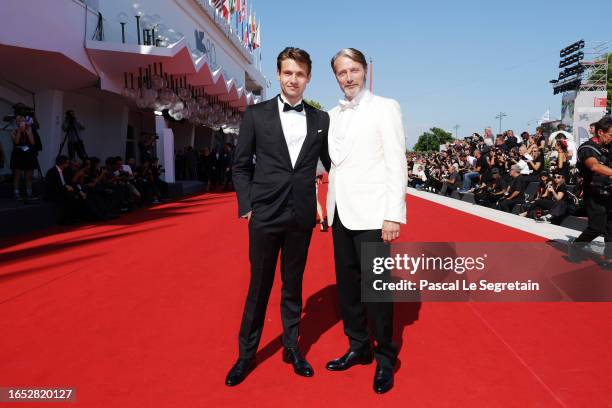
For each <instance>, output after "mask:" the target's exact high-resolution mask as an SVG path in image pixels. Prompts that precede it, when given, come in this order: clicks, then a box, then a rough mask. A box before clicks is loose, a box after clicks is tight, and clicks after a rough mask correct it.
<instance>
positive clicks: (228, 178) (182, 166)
mask: <svg viewBox="0 0 612 408" xmlns="http://www.w3.org/2000/svg"><path fill="white" fill-rule="evenodd" d="M234 148H235V146H234V145H233V144H232V143H225V144H224V145H223V148H222V149H215V150H214V151H211V150H210V149H209V148H208V147H205V148H203V149H202V150H200V151H197V150H196V149H194V148H193V147H192V146H188V147H186V148H184V149H178V150H177V152H176V155H175V160H174V165H175V171H176V173H175V174H176V179H177V180H199V181H201V182H203V183H205V184H206V190H207V191H210V190H215V189H223V190H224V191H229V190H232V189H233V184H232V163H233V161H234Z"/></svg>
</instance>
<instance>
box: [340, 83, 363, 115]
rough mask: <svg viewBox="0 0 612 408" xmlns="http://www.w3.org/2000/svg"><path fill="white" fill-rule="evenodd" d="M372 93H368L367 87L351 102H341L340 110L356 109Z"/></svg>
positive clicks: (346, 100) (343, 100) (344, 100)
mask: <svg viewBox="0 0 612 408" xmlns="http://www.w3.org/2000/svg"><path fill="white" fill-rule="evenodd" d="M369 93H370V91H368V90H367V89H366V88H365V87H364V88H363V89H362V90H361V91H360V92H359V93H358V94H357V96H355V97H354V98H353V99H352V100H351V101H349V100H348V99H346V98H345V99H341V100H340V110H345V109H356V108H357V107H358V106H359V104H360V103H361V101H362V100H363V98H364V97H365V96H366V95H367V94H369Z"/></svg>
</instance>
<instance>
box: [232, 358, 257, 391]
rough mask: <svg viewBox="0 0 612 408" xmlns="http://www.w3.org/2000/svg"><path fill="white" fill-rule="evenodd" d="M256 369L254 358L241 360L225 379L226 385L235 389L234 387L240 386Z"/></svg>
mask: <svg viewBox="0 0 612 408" xmlns="http://www.w3.org/2000/svg"><path fill="white" fill-rule="evenodd" d="M253 368H255V359H254V358H239V359H238V361H236V364H234V366H233V367H232V369H231V370H230V371H229V373H227V377H225V385H227V386H228V387H233V386H234V385H238V384H240V383H241V382H242V381H244V379H245V378H246V376H247V375H248V374H249V373H250V372H251V370H253Z"/></svg>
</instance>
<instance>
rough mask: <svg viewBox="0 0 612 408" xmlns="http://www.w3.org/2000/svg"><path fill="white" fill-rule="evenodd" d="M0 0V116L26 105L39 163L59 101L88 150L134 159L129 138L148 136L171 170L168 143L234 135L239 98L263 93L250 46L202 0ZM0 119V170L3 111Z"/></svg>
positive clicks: (59, 113) (53, 137) (209, 142)
mask: <svg viewBox="0 0 612 408" xmlns="http://www.w3.org/2000/svg"><path fill="white" fill-rule="evenodd" d="M0 9H1V10H0V11H1V14H2V15H3V16H4V18H3V24H2V25H0V117H1V118H4V117H5V116H10V115H11V114H12V113H13V106H14V105H15V104H17V103H22V104H24V105H27V106H30V107H33V108H34V109H35V112H36V119H37V120H38V122H39V124H40V129H39V134H40V137H41V141H42V145H43V150H42V151H41V152H40V153H39V156H38V158H39V163H40V166H41V168H42V170H43V172H44V171H45V170H46V169H48V168H50V167H51V166H52V165H53V163H54V160H55V157H56V156H57V154H58V153H59V149H60V145H61V144H62V142H63V140H64V132H63V131H62V122H63V119H64V114H65V112H66V111H67V110H73V111H74V112H75V114H76V117H77V119H78V121H79V122H80V123H82V124H83V125H84V126H85V130H84V131H83V132H82V134H81V137H82V139H83V142H84V145H85V148H86V151H87V154H88V155H89V156H95V157H99V158H101V159H102V160H104V159H105V158H106V157H110V156H122V157H124V158H126V159H127V158H130V157H134V158H136V159H137V160H138V159H139V155H140V153H139V144H140V143H141V142H142V141H143V140H145V139H147V138H149V139H151V138H153V139H156V142H155V148H154V149H155V151H156V155H157V157H159V158H160V161H161V162H162V164H163V165H164V166H165V167H166V174H165V178H166V181H168V182H173V181H174V172H173V170H174V169H173V167H174V163H173V160H174V154H175V152H176V150H177V149H182V148H184V147H186V146H194V147H195V148H196V149H200V148H203V147H209V148H211V149H213V150H214V149H220V148H221V147H222V145H223V143H225V142H233V141H234V139H235V136H234V135H233V134H232V133H231V129H235V128H236V127H237V126H238V125H239V122H240V118H241V113H242V112H244V110H245V109H246V106H247V105H250V104H254V103H257V102H259V101H261V100H263V99H264V98H265V89H266V79H265V78H264V76H263V75H262V74H261V72H260V70H259V69H258V67H257V58H256V57H255V55H254V53H253V51H252V50H251V49H250V48H249V47H247V46H245V45H244V44H243V42H242V40H241V38H242V33H240V32H237V30H235V29H233V28H230V25H228V24H227V22H226V21H225V20H223V18H221V16H219V14H218V11H217V10H215V9H214V8H213V7H212V6H211V2H210V0H138V1H137V2H135V1H127V0H104V1H95V0H93V1H92V0H90V1H80V0H51V1H40V0H4V1H2V2H1V4H0ZM121 23H123V24H121ZM122 26H123V30H122ZM137 27H138V29H137ZM139 37H140V38H139ZM162 112H163V115H161V113H162ZM156 113H157V114H156ZM160 115H161V116H160ZM1 126H2V127H4V129H3V131H2V132H0V143H2V146H3V149H4V153H5V156H6V164H5V168H4V169H0V172H2V173H7V172H10V170H9V169H8V161H9V160H8V159H9V157H10V154H11V151H12V142H11V140H10V130H11V123H10V122H2V123H1ZM66 152H67V149H66V148H64V149H63V151H62V153H64V154H66Z"/></svg>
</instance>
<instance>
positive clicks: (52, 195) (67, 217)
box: [45, 155, 80, 225]
mask: <svg viewBox="0 0 612 408" xmlns="http://www.w3.org/2000/svg"><path fill="white" fill-rule="evenodd" d="M69 166H70V162H69V161H68V157H66V156H63V155H60V156H57V158H56V159H55V166H54V167H52V168H51V169H49V171H47V176H46V177H45V200H47V201H50V202H53V203H56V204H58V205H59V206H60V207H61V211H62V212H61V218H60V223H61V224H63V225H70V224H74V223H75V222H76V221H77V220H78V218H79V212H80V211H79V203H78V201H77V197H76V195H77V194H78V192H77V191H76V190H75V188H74V187H73V186H72V185H71V184H70V183H71V179H69V178H68V174H67V172H66V170H67V169H68V167H69Z"/></svg>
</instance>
